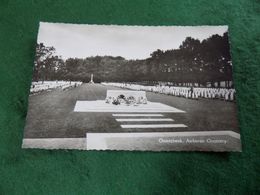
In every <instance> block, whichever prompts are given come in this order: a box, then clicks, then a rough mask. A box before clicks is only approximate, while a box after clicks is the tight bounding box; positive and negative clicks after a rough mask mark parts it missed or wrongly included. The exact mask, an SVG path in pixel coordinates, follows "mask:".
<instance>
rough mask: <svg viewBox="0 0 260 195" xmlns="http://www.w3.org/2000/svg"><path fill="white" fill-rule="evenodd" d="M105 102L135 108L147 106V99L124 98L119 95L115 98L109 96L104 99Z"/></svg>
mask: <svg viewBox="0 0 260 195" xmlns="http://www.w3.org/2000/svg"><path fill="white" fill-rule="evenodd" d="M105 102H106V103H108V104H114V105H127V106H130V105H134V106H137V105H139V104H147V99H146V98H145V97H138V98H135V97H134V96H129V97H126V96H125V95H123V94H121V95H119V96H118V97H117V98H115V97H111V96H109V97H107V98H106V100H105Z"/></svg>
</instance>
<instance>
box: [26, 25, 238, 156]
mask: <svg viewBox="0 0 260 195" xmlns="http://www.w3.org/2000/svg"><path fill="white" fill-rule="evenodd" d="M229 50H230V47H229V40H228V27H227V26H192V27H189V26H186V27H182V26H158V27H156V26H150V27H148V26H145V27H144V26H117V25H78V24H59V23H43V22H41V23H40V27H39V34H38V39H37V45H36V56H35V66H34V72H33V80H32V85H31V89H30V96H29V107H28V113H27V121H26V126H25V129H24V139H23V145H22V147H23V148H44V149H80V150H150V151H182V150H185V151H189V150H190V151H194V150H197V151H241V143H240V133H239V128H238V122H237V118H236V91H235V89H234V83H233V79H232V67H233V65H232V62H231V56H230V51H229Z"/></svg>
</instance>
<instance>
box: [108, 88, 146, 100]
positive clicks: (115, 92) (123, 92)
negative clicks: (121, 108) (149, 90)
mask: <svg viewBox="0 0 260 195" xmlns="http://www.w3.org/2000/svg"><path fill="white" fill-rule="evenodd" d="M120 95H123V96H124V97H125V98H129V97H131V96H132V97H134V98H135V99H138V98H141V97H142V98H144V99H146V92H145V91H131V90H107V97H106V98H110V97H111V98H115V99H116V98H117V97H119V96H120Z"/></svg>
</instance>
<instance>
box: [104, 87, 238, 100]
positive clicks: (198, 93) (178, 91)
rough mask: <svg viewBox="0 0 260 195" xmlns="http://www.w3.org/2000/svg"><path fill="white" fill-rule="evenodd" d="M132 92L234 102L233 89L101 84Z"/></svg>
mask: <svg viewBox="0 0 260 195" xmlns="http://www.w3.org/2000/svg"><path fill="white" fill-rule="evenodd" d="M102 84H104V85H112V86H116V87H121V88H127V89H132V90H143V91H150V92H155V93H161V94H167V95H173V96H178V97H185V98H190V99H199V98H208V99H223V100H226V101H234V100H235V92H236V91H235V89H227V88H199V87H174V86H159V85H157V86H144V85H137V84H129V83H102Z"/></svg>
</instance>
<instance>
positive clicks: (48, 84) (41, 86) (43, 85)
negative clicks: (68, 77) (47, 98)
mask: <svg viewBox="0 0 260 195" xmlns="http://www.w3.org/2000/svg"><path fill="white" fill-rule="evenodd" d="M81 84H82V82H78V81H44V82H42V81H39V82H32V85H31V89H30V93H31V94H32V93H38V92H42V91H46V90H49V89H56V88H61V89H62V90H65V89H68V88H70V87H77V86H79V85H81Z"/></svg>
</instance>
